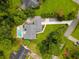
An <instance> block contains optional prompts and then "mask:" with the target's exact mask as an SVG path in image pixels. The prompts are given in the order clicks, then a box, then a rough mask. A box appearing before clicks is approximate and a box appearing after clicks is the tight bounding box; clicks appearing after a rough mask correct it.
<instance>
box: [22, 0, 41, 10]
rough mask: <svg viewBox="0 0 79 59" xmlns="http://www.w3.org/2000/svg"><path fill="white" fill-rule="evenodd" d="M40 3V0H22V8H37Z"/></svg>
mask: <svg viewBox="0 0 79 59" xmlns="http://www.w3.org/2000/svg"><path fill="white" fill-rule="evenodd" d="M39 4H40V0H22V6H21V8H22V9H25V8H28V7H30V8H35V7H38V6H39Z"/></svg>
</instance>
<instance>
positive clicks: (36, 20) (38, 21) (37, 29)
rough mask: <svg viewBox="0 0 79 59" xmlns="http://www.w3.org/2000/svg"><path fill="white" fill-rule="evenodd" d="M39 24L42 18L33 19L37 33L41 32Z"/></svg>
mask: <svg viewBox="0 0 79 59" xmlns="http://www.w3.org/2000/svg"><path fill="white" fill-rule="evenodd" d="M41 22H42V18H41V17H40V16H36V17H35V18H34V24H35V25H36V31H37V32H40V31H42V25H41Z"/></svg>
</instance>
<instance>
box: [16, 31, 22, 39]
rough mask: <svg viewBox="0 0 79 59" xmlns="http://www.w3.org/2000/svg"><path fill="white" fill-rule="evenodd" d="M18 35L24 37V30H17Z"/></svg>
mask: <svg viewBox="0 0 79 59" xmlns="http://www.w3.org/2000/svg"><path fill="white" fill-rule="evenodd" d="M17 35H18V37H20V38H22V31H21V30H17Z"/></svg>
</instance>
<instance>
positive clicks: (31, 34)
mask: <svg viewBox="0 0 79 59" xmlns="http://www.w3.org/2000/svg"><path fill="white" fill-rule="evenodd" d="M35 38H36V26H35V25H32V24H28V25H26V34H25V35H24V39H35Z"/></svg>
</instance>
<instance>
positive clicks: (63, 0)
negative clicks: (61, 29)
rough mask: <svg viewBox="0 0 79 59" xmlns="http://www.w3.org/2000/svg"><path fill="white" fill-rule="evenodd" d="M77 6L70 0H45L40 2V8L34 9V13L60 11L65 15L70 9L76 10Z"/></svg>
mask: <svg viewBox="0 0 79 59" xmlns="http://www.w3.org/2000/svg"><path fill="white" fill-rule="evenodd" d="M77 8H78V5H77V4H76V3H74V2H73V1H72V0H45V2H44V3H41V6H40V9H38V10H36V15H41V14H43V13H51V12H60V11H63V12H64V14H65V15H67V14H69V13H70V12H72V11H76V10H77Z"/></svg>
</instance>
